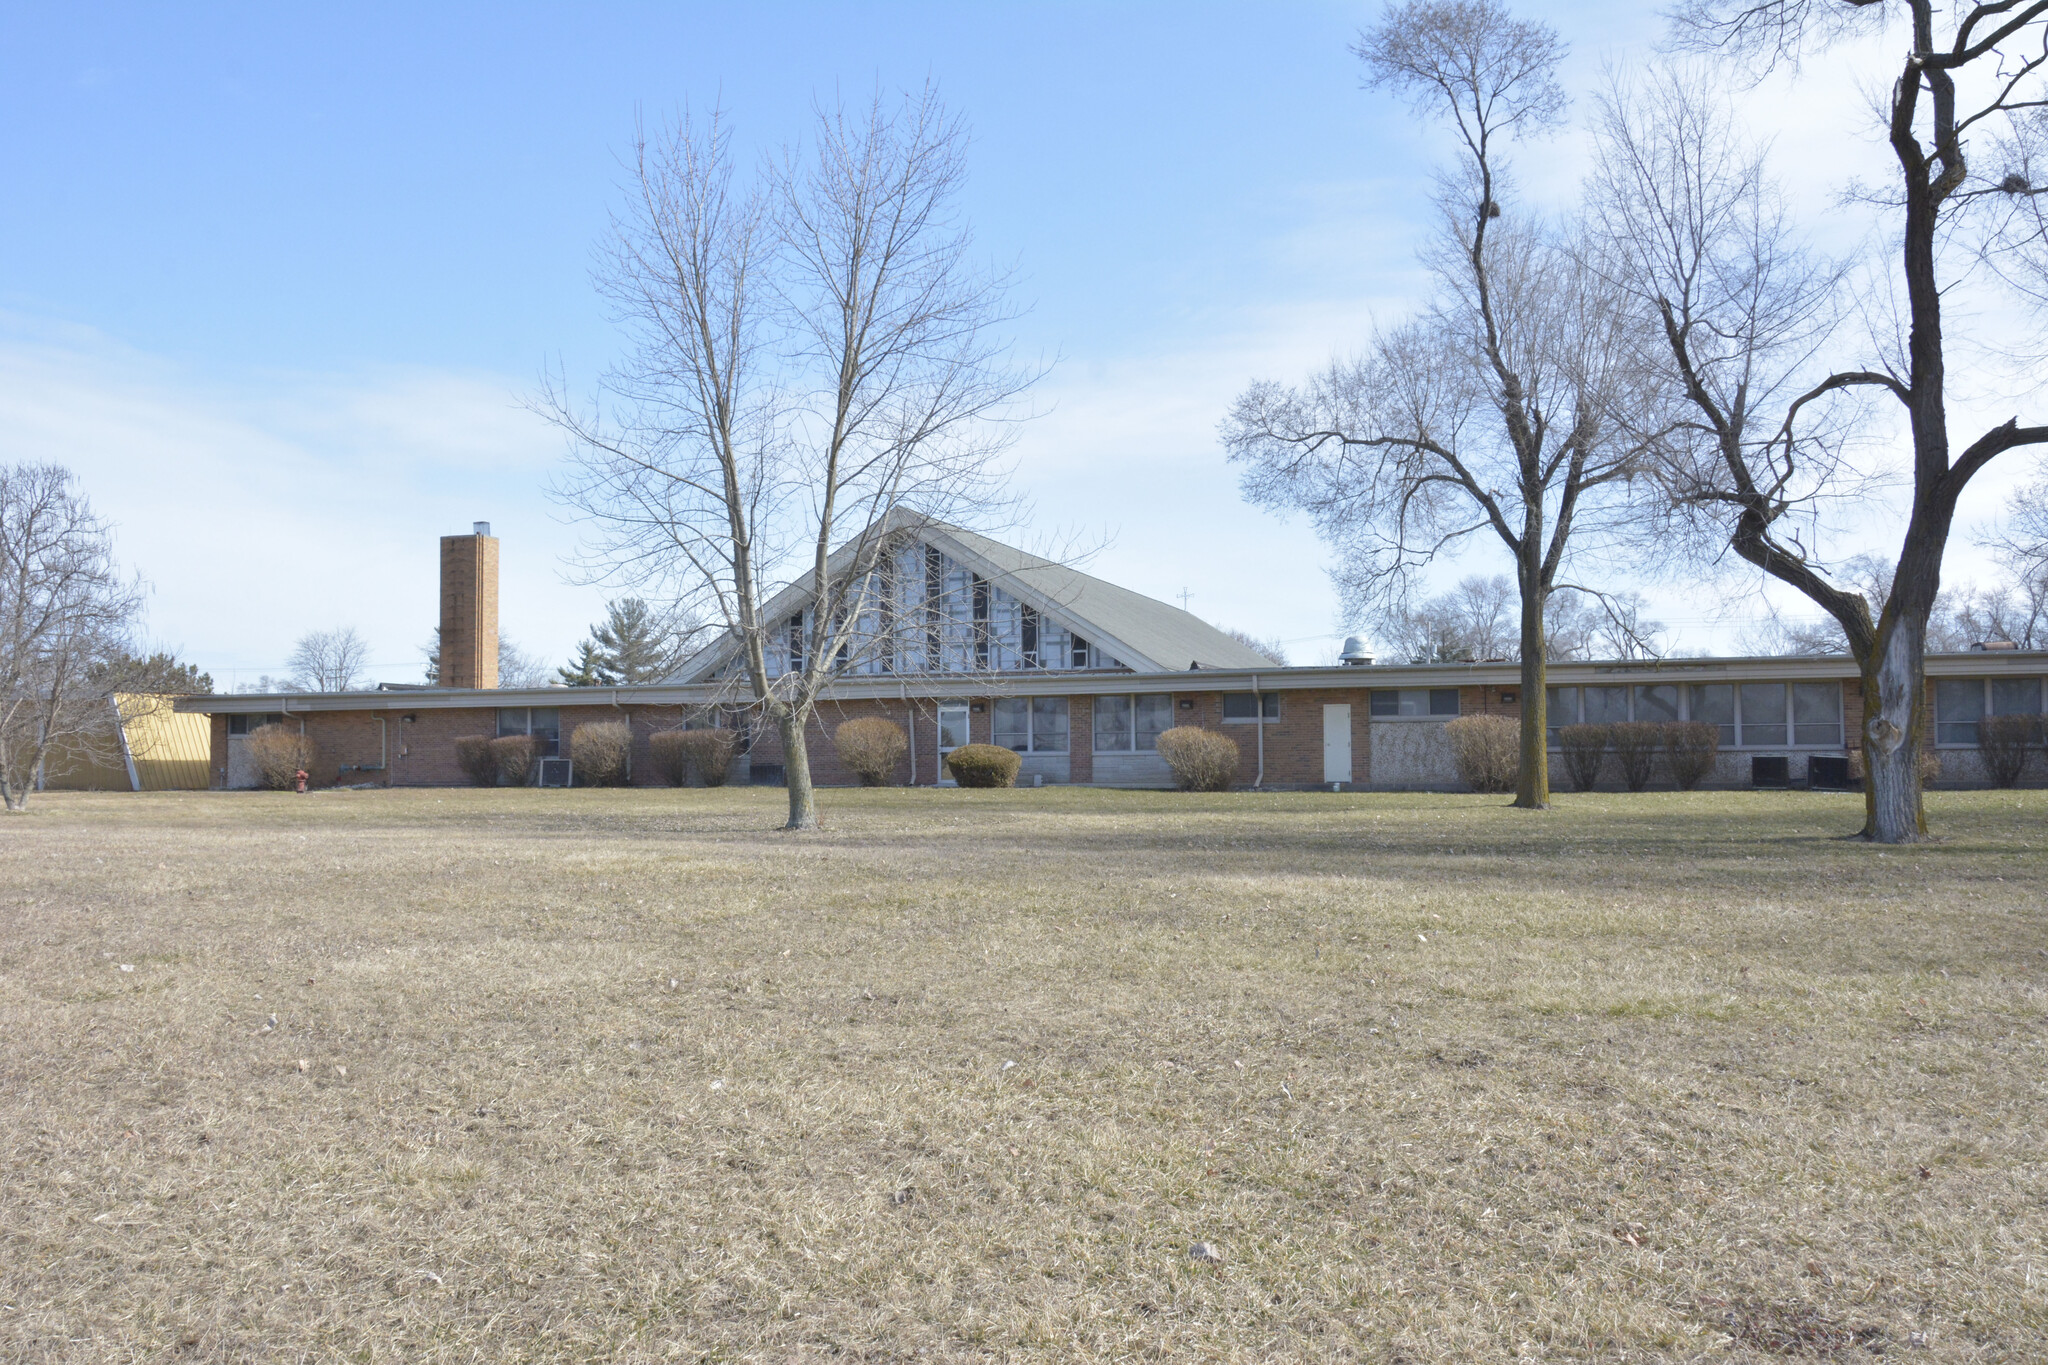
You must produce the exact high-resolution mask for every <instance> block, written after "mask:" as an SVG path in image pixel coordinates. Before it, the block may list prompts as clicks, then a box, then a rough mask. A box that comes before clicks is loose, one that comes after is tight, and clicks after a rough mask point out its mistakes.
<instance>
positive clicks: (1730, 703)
mask: <svg viewBox="0 0 2048 1365" xmlns="http://www.w3.org/2000/svg"><path fill="white" fill-rule="evenodd" d="M1691 700H1692V718H1693V719H1694V720H1696V721H1700V722H1702V723H1704V724H1707V725H1711V726H1713V727H1714V728H1715V729H1717V730H1719V731H1720V732H1721V743H1722V744H1724V745H1726V746H1727V747H1729V748H1731V749H1732V748H1734V747H1735V684H1733V683H1694V684H1693V685H1692V699H1691Z"/></svg>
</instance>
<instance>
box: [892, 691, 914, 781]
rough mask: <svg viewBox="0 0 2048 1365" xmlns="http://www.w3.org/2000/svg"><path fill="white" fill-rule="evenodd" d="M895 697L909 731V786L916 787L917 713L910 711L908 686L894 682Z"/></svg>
mask: <svg viewBox="0 0 2048 1365" xmlns="http://www.w3.org/2000/svg"><path fill="white" fill-rule="evenodd" d="M896 695H897V697H898V698H900V699H901V700H902V702H903V723H904V724H905V725H906V726H908V727H909V729H910V785H911V786H913V787H915V786H916V785H917V713H916V712H915V711H913V710H911V709H910V684H909V683H906V682H904V681H903V680H902V679H901V678H898V679H897V680H896Z"/></svg>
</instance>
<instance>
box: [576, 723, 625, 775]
mask: <svg viewBox="0 0 2048 1365" xmlns="http://www.w3.org/2000/svg"><path fill="white" fill-rule="evenodd" d="M632 752H633V731H632V729H631V728H630V727H629V726H628V725H627V724H626V722H624V721H622V720H597V721H592V722H591V723H590V724H588V725H579V726H577V727H576V733H575V734H573V735H571V736H569V757H570V758H571V760H573V762H574V764H575V773H576V784H577V785H578V786H580V787H623V786H625V785H626V768H627V760H628V758H630V757H631V755H632Z"/></svg>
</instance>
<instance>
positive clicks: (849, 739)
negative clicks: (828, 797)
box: [832, 716, 910, 787]
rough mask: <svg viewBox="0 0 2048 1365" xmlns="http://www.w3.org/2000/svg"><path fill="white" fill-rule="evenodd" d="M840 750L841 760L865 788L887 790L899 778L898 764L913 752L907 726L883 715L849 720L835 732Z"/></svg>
mask: <svg viewBox="0 0 2048 1365" xmlns="http://www.w3.org/2000/svg"><path fill="white" fill-rule="evenodd" d="M832 742H833V743H834V744H835V745H837V746H838V748H839V761H840V762H841V763H844V764H845V765H846V766H847V769H848V770H849V771H850V772H853V773H855V774H857V775H858V776H859V778H860V784H861V785H862V786H863V787H886V786H888V785H889V779H890V778H892V777H894V776H895V775H896V765H897V764H898V763H900V762H902V761H903V755H904V754H906V753H908V752H910V740H909V737H908V736H906V735H905V734H904V733H903V727H902V726H900V725H898V724H897V723H896V722H895V721H893V720H883V719H882V718H881V717H880V716H861V717H859V718H857V719H855V720H849V721H847V722H846V723H845V724H843V725H841V726H840V727H839V728H838V729H837V730H834V731H833V732H832Z"/></svg>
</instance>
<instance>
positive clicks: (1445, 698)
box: [1372, 687, 1458, 720]
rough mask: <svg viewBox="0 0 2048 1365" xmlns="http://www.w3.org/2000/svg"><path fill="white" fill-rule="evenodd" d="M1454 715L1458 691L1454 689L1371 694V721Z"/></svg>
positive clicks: (1414, 689)
mask: <svg viewBox="0 0 2048 1365" xmlns="http://www.w3.org/2000/svg"><path fill="white" fill-rule="evenodd" d="M1457 714H1458V689H1457V688H1455V687H1430V688H1422V687H1404V688H1401V689H1400V690H1399V691H1381V692H1374V693H1373V694H1372V717H1373V719H1374V720H1389V719H1402V720H1407V719H1416V718H1422V717H1427V716H1455V715H1457Z"/></svg>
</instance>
